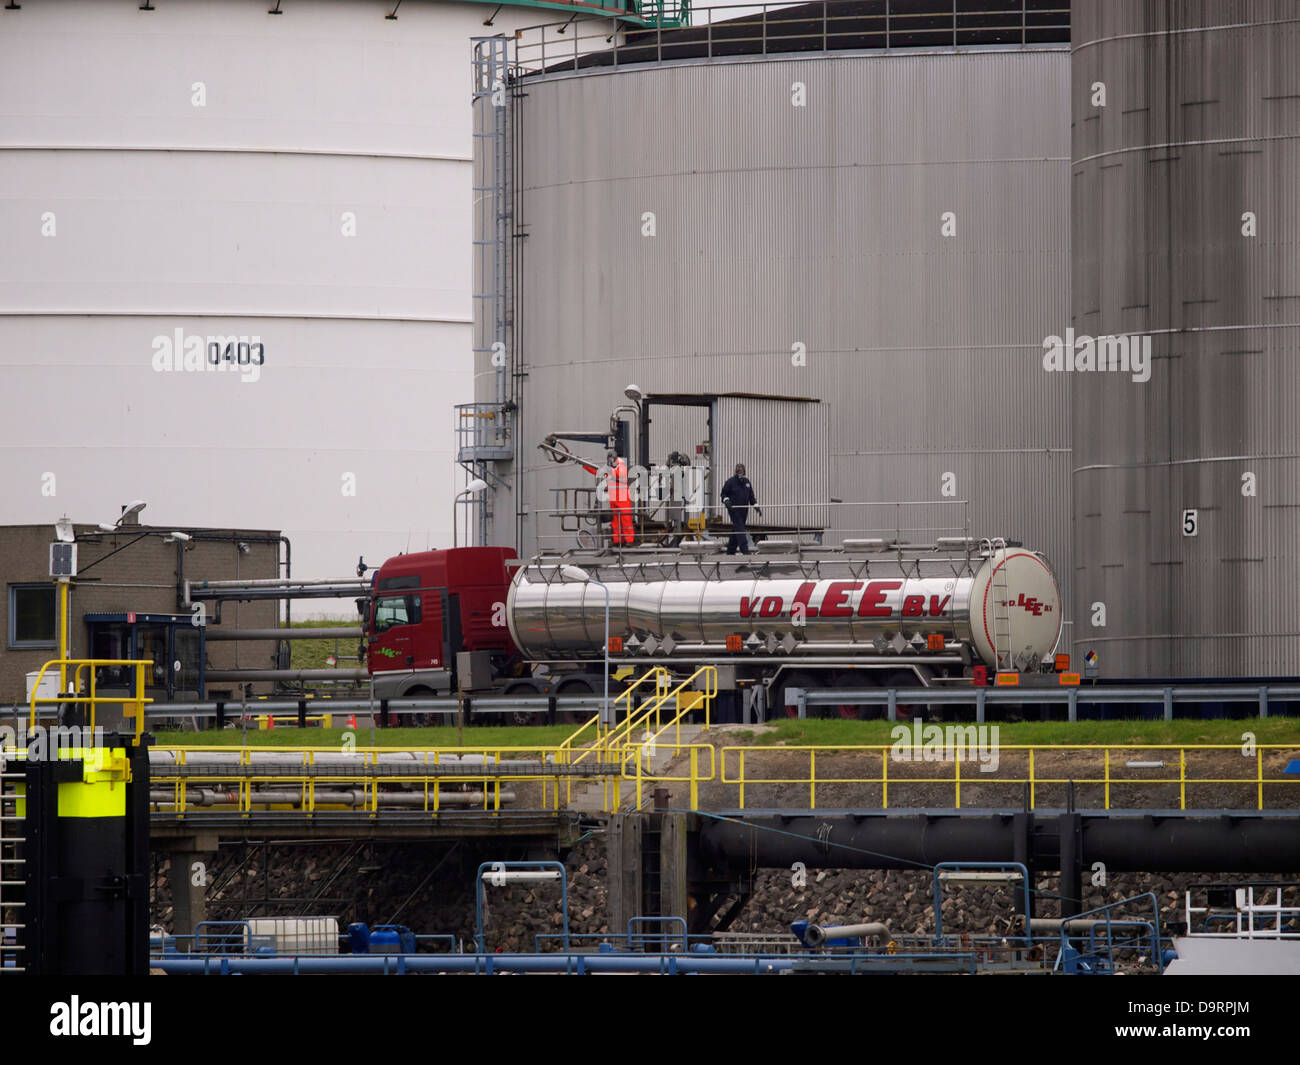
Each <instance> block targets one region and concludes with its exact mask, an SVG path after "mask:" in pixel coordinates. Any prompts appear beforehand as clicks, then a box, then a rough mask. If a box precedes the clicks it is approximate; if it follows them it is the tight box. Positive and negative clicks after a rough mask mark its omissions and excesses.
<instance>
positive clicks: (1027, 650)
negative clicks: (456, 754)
mask: <svg viewBox="0 0 1300 1065" xmlns="http://www.w3.org/2000/svg"><path fill="white" fill-rule="evenodd" d="M359 605H361V606H362V609H363V617H364V629H365V639H366V641H367V648H366V662H367V667H368V669H369V671H370V673H371V674H372V676H373V678H374V682H375V692H376V695H377V696H378V697H379V698H397V697H403V696H408V697H409V696H431V695H448V694H454V693H455V692H456V691H457V690H458V685H459V686H461V687H463V688H464V689H465V690H469V689H470V687H471V686H472V688H473V690H475V691H477V692H483V691H485V690H486V691H491V692H498V693H501V694H528V695H537V694H543V695H552V694H553V695H557V696H562V695H566V694H567V695H586V694H592V693H598V692H600V691H601V690H602V687H603V684H604V675H603V669H604V663H605V658H606V651H605V640H606V617H607V612H608V636H609V659H610V662H611V672H612V673H613V674H614V676H615V684H614V686H612V688H611V691H618V690H621V684H619V683H618V682H619V681H621V680H623V679H626V678H628V677H630V676H640V675H642V674H643V673H644V672H645V671H646V670H647V669H649V668H650V667H651V666H656V665H658V666H663V667H665V668H667V669H668V670H669V671H670V672H671V673H673V674H674V675H677V676H682V677H685V676H689V675H690V673H692V672H694V671H695V670H696V669H697V668H698V667H699V666H700V665H703V664H710V665H715V666H717V667H718V682H719V683H718V686H719V692H720V694H722V695H723V696H724V700H725V693H728V692H733V693H739V692H742V691H744V690H749V691H753V690H754V689H755V688H759V689H761V690H762V692H763V694H764V696H765V700H766V705H767V706H768V707H771V708H773V709H774V710H775V711H776V712H777V713H780V712H783V710H784V708H785V700H784V692H785V690H786V689H788V688H796V687H797V688H804V689H819V688H836V687H855V688H862V687H866V686H872V685H880V686H885V687H895V688H909V689H911V688H925V687H931V686H937V685H956V684H967V685H970V684H985V683H989V682H990V680H991V679H992V678H993V677H994V676H996V678H997V680H998V681H999V682H1002V681H1005V680H1009V679H1012V678H1014V680H1016V681H1018V680H1019V679H1020V678H1021V677H1022V676H1026V675H1029V676H1033V675H1035V674H1047V673H1050V672H1052V671H1054V670H1058V671H1059V670H1061V669H1064V668H1068V662H1066V663H1065V664H1064V665H1063V663H1062V659H1063V658H1064V656H1055V655H1054V654H1053V652H1054V651H1055V649H1056V646H1057V643H1058V641H1059V639H1060V634H1061V620H1062V606H1061V596H1060V591H1059V588H1058V586H1057V582H1056V578H1055V576H1054V575H1053V572H1052V568H1051V566H1050V564H1049V563H1048V561H1047V559H1046V558H1044V557H1043V556H1042V555H1041V554H1038V553H1036V552H1034V551H1031V550H1028V549H1025V548H1023V547H1020V546H1018V545H1016V544H1015V543H1014V542H1008V541H1005V540H991V539H984V540H977V539H971V538H963V537H954V538H947V539H944V540H940V541H939V542H937V543H936V544H933V545H908V544H899V543H889V542H886V541H883V540H846V541H844V543H843V546H842V547H838V548H829V547H828V548H823V547H820V546H810V545H806V544H800V543H797V542H788V541H785V542H783V541H767V542H765V543H763V544H762V545H760V550H759V551H758V552H756V553H755V554H753V555H750V556H744V555H742V556H727V555H724V554H722V553H721V552H720V545H719V544H718V543H716V542H712V541H702V542H699V543H694V542H687V543H684V544H682V545H681V546H680V547H678V548H676V549H670V550H665V549H662V548H657V549H631V550H627V551H623V552H620V553H602V554H583V553H580V552H565V553H562V554H553V555H546V554H543V555H538V556H536V557H534V558H531V559H528V560H521V559H517V558H516V557H515V554H514V552H513V551H512V550H510V549H509V548H500V547H464V548H453V549H451V550H437V551H425V552H418V553H414V554H409V555H399V556H397V557H396V558H391V559H389V560H388V561H386V562H385V563H383V565H381V566H380V567H379V568H378V569H377V570H376V571H375V572H374V576H373V579H372V582H371V593H370V595H369V597H368V599H367V600H364V601H363V602H362V604H359ZM459 652H469V653H470V657H468V658H466V657H462V658H461V659H460V661H461V662H462V663H464V662H469V661H472V662H473V663H474V666H473V671H474V680H473V684H472V685H471V684H469V683H468V682H467V680H466V678H461V677H458V676H457V660H458V659H457V656H458V653H459ZM462 682H464V683H462ZM1052 682H1053V683H1056V682H1057V681H1056V679H1055V678H1052ZM838 712H839V713H841V714H842V715H843V716H857V715H858V708H857V707H847V706H846V707H843V708H840V709H839V711H838Z"/></svg>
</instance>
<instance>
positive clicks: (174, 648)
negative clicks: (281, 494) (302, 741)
mask: <svg viewBox="0 0 1300 1065" xmlns="http://www.w3.org/2000/svg"><path fill="white" fill-rule="evenodd" d="M74 531H75V535H76V546H77V577H76V579H75V581H74V582H73V586H72V589H71V592H70V596H69V637H70V641H69V652H70V655H69V656H70V657H72V658H92V657H94V658H101V659H103V658H131V657H136V658H147V659H151V660H152V661H153V663H154V665H153V668H152V672H151V675H150V676H149V678H148V680H147V682H146V683H147V685H148V692H147V694H148V695H149V696H150V697H151V698H153V699H155V700H158V701H163V700H165V699H167V698H168V696H169V695H171V696H172V697H173V698H178V699H179V698H197V697H198V696H199V694H200V693H199V690H198V674H199V668H198V667H199V660H200V659H199V655H200V653H201V651H200V648H201V647H202V648H203V649H204V650H203V652H202V653H203V655H204V662H205V665H206V667H207V668H208V669H234V668H239V667H243V668H263V669H269V668H273V667H274V665H275V656H276V644H275V642H273V641H266V640H259V641H253V642H242V641H240V642H227V641H221V642H217V641H213V642H207V641H201V640H200V630H199V628H198V627H196V626H195V625H194V624H193V623H192V618H193V614H192V613H191V612H189V611H187V610H185V609H184V607H183V604H182V596H183V588H182V582H183V581H184V580H185V579H187V578H188V579H191V580H234V579H237V578H244V579H267V578H274V577H277V576H283V575H284V574H283V572H282V569H281V563H282V557H283V556H285V555H286V547H285V543H284V542H283V541H282V538H281V537H280V534H279V533H278V532H273V531H269V530H254V529H199V528H189V527H185V526H181V527H179V528H177V527H175V526H161V527H149V526H140V525H130V524H125V523H124V524H123V525H122V527H121V528H120V529H119V530H118V531H117V532H111V533H109V532H103V531H102V530H100V529H99V528H98V527H97V526H94V525H80V524H76V525H74ZM177 531H179V532H182V533H184V534H185V535H186V536H188V537H189V539H188V541H180V540H177V539H175V538H173V537H172V536H171V535H170V534H171V533H173V532H177ZM54 540H55V530H54V528H53V527H52V526H49V525H10V526H4V527H0V585H3V588H4V592H5V595H4V599H3V602H2V603H0V608H2V609H3V610H4V631H5V642H4V644H3V650H2V651H0V705H6V704H10V705H12V704H21V703H23V702H24V701H25V700H26V698H27V695H28V692H27V676H28V674H29V673H32V672H35V671H37V670H40V669H41V667H42V666H43V665H44V664H45V663H46V662H49V661H51V660H53V659H56V658H57V657H58V653H59V652H58V647H59V639H58V620H59V605H58V603H59V596H58V587H57V584H56V583H55V582H54V581H53V580H52V579H51V578H50V576H49V556H50V548H49V545H50V544H51V543H52V542H53V541H54ZM277 615H278V606H277V604H276V603H275V602H267V601H263V602H254V603H225V604H222V609H221V611H220V614H218V613H217V612H216V610H215V609H214V608H213V607H212V606H208V607H207V613H206V621H207V622H208V626H209V629H212V628H214V627H217V626H218V625H219V626H220V627H221V628H222V629H227V628H244V629H250V628H273V627H275V626H276V625H277V622H278V617H277ZM111 679H116V680H121V679H123V678H122V677H121V676H119V675H118V674H114V675H113V677H112V678H111ZM231 687H232V686H231V685H230V684H223V685H217V686H215V687H214V686H209V690H208V691H207V692H206V693H205V694H206V695H207V696H208V697H209V698H212V697H215V696H216V695H218V694H220V691H221V690H226V691H229V690H230V689H231ZM266 687H267V686H266V685H260V686H256V687H255V688H254V690H259V691H260V690H263V689H265V688H266Z"/></svg>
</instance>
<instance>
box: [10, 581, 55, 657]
mask: <svg viewBox="0 0 1300 1065" xmlns="http://www.w3.org/2000/svg"><path fill="white" fill-rule="evenodd" d="M57 616H58V610H57V608H56V607H55V603H54V585H52V584H11V585H9V646H10V647H12V648H21V647H54V646H55V644H56V643H57V640H56V639H55V637H56V635H57V625H56V621H55V619H56V618H57Z"/></svg>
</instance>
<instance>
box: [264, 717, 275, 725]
mask: <svg viewBox="0 0 1300 1065" xmlns="http://www.w3.org/2000/svg"><path fill="white" fill-rule="evenodd" d="M266 727H267V728H275V715H274V714H267V715H266Z"/></svg>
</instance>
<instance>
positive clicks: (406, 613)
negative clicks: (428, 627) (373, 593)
mask: <svg viewBox="0 0 1300 1065" xmlns="http://www.w3.org/2000/svg"><path fill="white" fill-rule="evenodd" d="M419 623H420V597H419V596H418V595H381V596H380V597H379V598H378V599H376V600H375V622H374V626H373V629H372V631H373V632H384V631H385V630H386V629H391V628H392V627H393V626H394V625H418V624H419Z"/></svg>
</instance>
